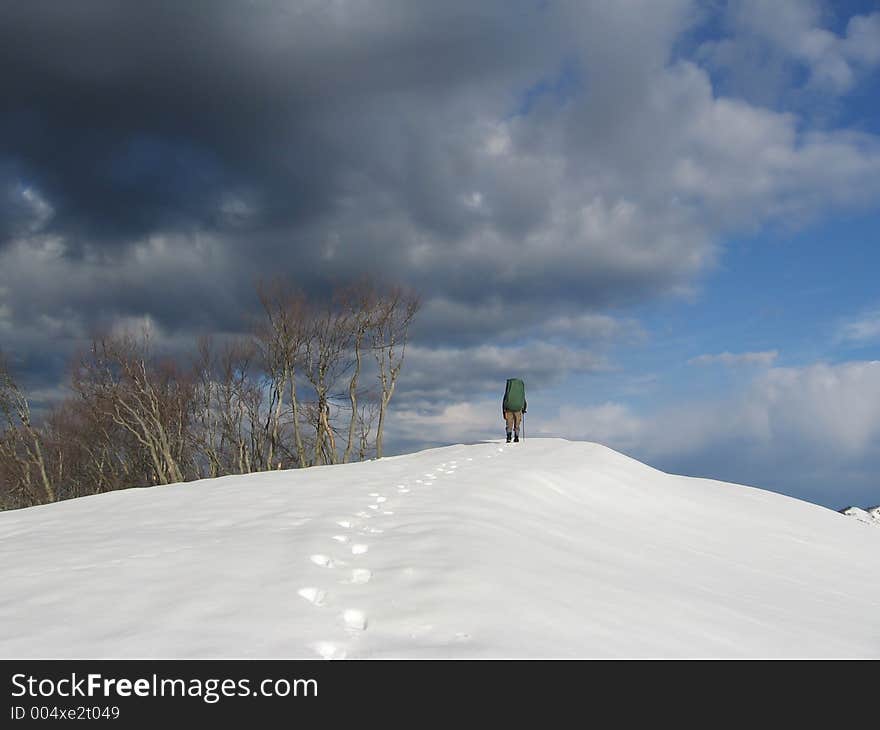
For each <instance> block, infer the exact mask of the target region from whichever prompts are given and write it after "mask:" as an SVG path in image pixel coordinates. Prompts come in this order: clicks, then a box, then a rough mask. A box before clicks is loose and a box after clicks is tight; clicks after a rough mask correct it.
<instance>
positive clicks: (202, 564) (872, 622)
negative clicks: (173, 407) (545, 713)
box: [0, 439, 880, 658]
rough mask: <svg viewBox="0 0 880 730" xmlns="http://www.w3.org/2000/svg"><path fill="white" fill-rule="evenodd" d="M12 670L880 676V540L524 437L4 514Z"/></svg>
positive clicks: (836, 522)
mask: <svg viewBox="0 0 880 730" xmlns="http://www.w3.org/2000/svg"><path fill="white" fill-rule="evenodd" d="M0 552H2V554H0V585H2V592H0V657H3V658H12V657H15V658H20V657H43V658H54V657H89V658H91V657H118V658H134V657H199V658H207V657H229V658H239V657H266V658H268V657H283V658H310V657H328V658H330V657H333V658H341V657H349V658H356V657H430V658H434V657H584V658H589V657H826V656H836V657H880V581H878V580H877V576H878V575H880V530H877V529H875V528H873V527H872V526H869V525H866V524H863V523H861V522H858V521H857V520H853V519H851V518H849V517H846V516H844V515H842V514H839V513H837V512H834V511H832V510H829V509H825V508H823V507H819V506H816V505H813V504H809V503H807V502H802V501H798V500H795V499H791V498H789V497H784V496H781V495H779V494H775V493H772V492H767V491H762V490H760V489H754V488H750V487H744V486H739V485H734V484H729V483H723V482H717V481H710V480H706V479H694V478H688V477H679V476H671V475H667V474H664V473H662V472H659V471H656V470H654V469H652V468H650V467H648V466H645V465H644V464H641V463H639V462H637V461H634V460H632V459H630V458H627V457H625V456H623V455H621V454H619V453H617V452H614V451H612V450H610V449H607V448H605V447H603V446H600V445H598V444H593V443H581V442H569V441H565V440H561V439H528V440H527V441H525V442H523V443H520V444H511V445H506V444H502V443H494V442H491V443H482V444H477V445H468V446H462V445H458V446H449V447H444V448H439V449H432V450H428V451H422V452H419V453H415V454H409V455H405V456H398V457H391V458H385V459H382V460H380V461H372V462H367V463H358V464H350V465H341V466H328V467H317V468H312V469H306V470H296V471H286V472H276V473H268V474H266V473H264V474H256V475H248V476H234V477H224V478H221V479H215V480H204V481H200V482H193V483H188V484H179V485H173V486H168V487H154V488H149V489H136V490H134V489H133V490H127V491H122V492H115V493H110V494H104V495H98V496H94V497H86V498H82V499H77V500H72V501H69V502H63V503H60V504H54V505H46V506H42V507H34V508H31V509H27V510H20V511H15V512H8V513H4V514H0Z"/></svg>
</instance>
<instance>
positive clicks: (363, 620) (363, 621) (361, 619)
mask: <svg viewBox="0 0 880 730" xmlns="http://www.w3.org/2000/svg"><path fill="white" fill-rule="evenodd" d="M342 620H343V621H345V627H346V628H348V629H352V630H354V631H364V630H365V629H366V628H367V614H365V613H364V612H363V611H359V610H358V609H356V608H349V609H348V610H347V611H346V612H345V613H343V614H342Z"/></svg>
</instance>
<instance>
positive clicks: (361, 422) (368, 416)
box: [358, 400, 379, 461]
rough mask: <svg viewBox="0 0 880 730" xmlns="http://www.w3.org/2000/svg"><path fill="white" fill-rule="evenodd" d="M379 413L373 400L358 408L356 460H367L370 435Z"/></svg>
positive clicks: (376, 403)
mask: <svg viewBox="0 0 880 730" xmlns="http://www.w3.org/2000/svg"><path fill="white" fill-rule="evenodd" d="M378 412H379V404H378V402H377V401H375V400H368V401H366V402H365V403H363V404H361V405H360V406H359V407H358V440H359V448H358V458H359V459H360V460H361V461H364V459H366V458H367V454H368V453H369V449H370V434H371V433H372V430H373V424H374V423H375V421H376V414H377V413H378Z"/></svg>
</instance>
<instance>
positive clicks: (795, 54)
mask: <svg viewBox="0 0 880 730" xmlns="http://www.w3.org/2000/svg"><path fill="white" fill-rule="evenodd" d="M824 16H825V13H823V6H822V4H821V3H820V2H818V0H776V2H772V3H768V2H762V0H738V1H734V2H730V3H729V4H728V5H727V9H726V13H725V21H726V26H727V28H728V29H729V33H730V35H729V36H727V37H724V38H721V39H719V40H712V41H708V42H706V43H704V44H703V47H702V49H701V54H702V56H703V57H705V58H707V59H708V60H709V61H710V63H711V64H712V65H713V66H714V67H715V68H717V69H720V70H723V71H726V72H727V73H728V74H731V75H732V76H733V78H734V82H735V85H736V86H738V87H739V88H740V89H741V90H746V92H747V93H748V90H749V87H750V86H751V87H752V88H751V90H752V91H754V90H755V89H754V83H755V82H754V81H748V79H747V77H748V75H749V74H750V73H753V72H754V71H756V70H757V69H758V67H761V68H762V70H765V73H763V74H760V75H758V74H755V75H753V76H752V78H757V77H758V76H764V77H765V78H763V79H761V78H758V80H757V84H758V85H759V86H758V89H759V92H758V93H759V94H761V91H763V96H764V98H765V100H766V99H767V98H768V96H771V95H772V91H773V89H772V88H771V87H768V79H767V78H766V77H769V84H771V85H775V86H776V87H777V88H776V89H775V91H777V92H778V91H781V90H782V88H781V87H784V86H788V85H791V84H794V83H796V82H795V78H796V74H797V70H798V69H805V70H806V81H805V82H804V88H805V89H807V90H811V91H816V92H822V93H830V94H834V95H841V94H846V93H848V92H850V91H851V90H852V89H853V88H854V87H855V86H856V83H857V80H858V78H859V76H860V74H863V73H864V72H866V71H868V70H870V69H872V68H873V67H874V66H876V65H877V64H878V63H880V52H878V51H877V48H878V47H880V13H878V12H874V13H871V14H868V15H856V16H853V17H852V18H850V19H849V20H848V22H847V26H846V29H845V31H844V33H843V34H842V35H837V34H835V33H834V32H832V31H830V30H828V29H827V28H825V27H823V21H825V20H827V18H826V17H824ZM766 70H769V74H768V73H767V72H766ZM762 84H763V89H761V87H760V85H762ZM768 92H771V93H770V94H768Z"/></svg>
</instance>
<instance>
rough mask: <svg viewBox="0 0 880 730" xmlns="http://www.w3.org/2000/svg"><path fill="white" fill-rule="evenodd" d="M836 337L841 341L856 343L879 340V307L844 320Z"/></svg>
mask: <svg viewBox="0 0 880 730" xmlns="http://www.w3.org/2000/svg"><path fill="white" fill-rule="evenodd" d="M837 337H838V340H841V341H843V342H854V343H858V344H864V343H867V342H873V341H874V340H880V309H874V310H870V311H867V312H863V313H862V314H861V315H859V316H858V317H855V318H854V319H852V320H850V321H848V322H844V323H843V324H842V325H841V327H840V329H839V331H838V333H837Z"/></svg>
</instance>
